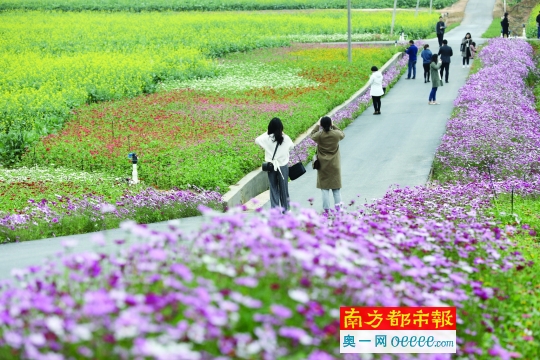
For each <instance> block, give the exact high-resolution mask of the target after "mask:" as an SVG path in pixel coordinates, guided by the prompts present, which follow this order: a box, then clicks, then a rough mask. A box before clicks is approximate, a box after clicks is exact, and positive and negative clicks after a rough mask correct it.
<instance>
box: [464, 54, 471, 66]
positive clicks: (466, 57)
mask: <svg viewBox="0 0 540 360" xmlns="http://www.w3.org/2000/svg"><path fill="white" fill-rule="evenodd" d="M469 59H470V55H467V56H465V57H464V58H463V65H465V61H466V62H467V65H469Z"/></svg>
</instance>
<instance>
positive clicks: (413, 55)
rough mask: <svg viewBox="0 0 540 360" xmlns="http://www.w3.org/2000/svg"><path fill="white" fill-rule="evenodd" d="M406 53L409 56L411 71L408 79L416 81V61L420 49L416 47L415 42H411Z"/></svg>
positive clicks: (408, 73) (408, 72)
mask: <svg viewBox="0 0 540 360" xmlns="http://www.w3.org/2000/svg"><path fill="white" fill-rule="evenodd" d="M405 53H406V54H407V55H409V70H408V71H407V79H410V78H411V72H412V78H413V79H416V59H417V57H418V48H417V47H416V45H414V41H412V40H410V41H409V47H408V48H407V50H405Z"/></svg>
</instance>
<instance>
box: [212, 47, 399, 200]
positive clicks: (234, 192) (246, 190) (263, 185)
mask: <svg viewBox="0 0 540 360" xmlns="http://www.w3.org/2000/svg"><path fill="white" fill-rule="evenodd" d="M401 58H403V52H398V53H396V54H395V55H394V56H392V58H391V59H390V60H388V61H387V62H386V63H385V64H384V65H383V66H382V67H381V69H380V71H381V72H383V73H384V72H385V71H386V70H388V69H389V68H390V67H391V66H393V65H395V64H396V63H397V62H398V61H399V60H400V59H401ZM368 90H369V86H368V85H367V83H366V84H365V85H364V86H363V87H362V88H361V89H360V90H358V91H357V92H356V93H354V94H353V95H352V96H351V97H350V98H349V99H348V100H347V101H345V102H344V103H342V104H341V105H338V106H336V107H335V108H334V109H332V110H331V111H330V112H329V113H328V114H327V115H326V116H330V117H332V116H334V115H335V114H336V113H337V112H338V111H340V110H343V109H344V108H346V107H347V106H349V105H350V104H351V103H352V102H354V101H355V100H357V99H358V98H360V97H361V96H362V95H364V94H365V93H366V92H367V91H368ZM315 125H316V124H313V125H312V126H311V127H310V128H309V129H307V130H306V131H305V132H304V133H302V134H301V135H300V136H299V137H298V138H296V140H295V141H294V144H295V145H298V144H299V143H301V142H302V141H303V140H304V139H306V138H307V137H308V136H309V134H310V133H311V130H313V128H314V127H315ZM229 189H230V190H229V191H228V192H227V193H226V194H225V195H223V201H224V202H225V204H226V206H227V207H229V208H231V207H233V206H237V205H242V204H245V203H247V202H248V201H249V200H251V199H253V198H254V197H256V196H258V195H260V194H262V193H263V192H265V191H267V190H268V189H269V184H268V177H267V176H266V175H265V172H264V171H262V170H261V169H257V170H253V171H252V172H250V173H249V174H247V175H246V176H244V177H243V178H242V179H240V181H238V183H236V184H234V185H230V186H229Z"/></svg>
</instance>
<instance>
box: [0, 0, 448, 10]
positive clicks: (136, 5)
mask: <svg viewBox="0 0 540 360" xmlns="http://www.w3.org/2000/svg"><path fill="white" fill-rule="evenodd" d="M456 1H457V0H434V1H433V7H434V8H435V9H442V8H444V7H446V6H450V5H452V4H453V3H455V2H456ZM429 4H430V0H421V1H420V6H422V7H429ZM393 5H394V2H393V1H392V0H355V1H353V2H352V4H351V6H353V7H354V8H355V9H384V8H391V7H392V6H393ZM398 6H399V7H400V8H413V7H415V6H416V1H415V0H400V1H399V2H398ZM346 7H347V3H346V2H344V1H341V0H220V1H213V0H209V1H204V2H201V1H198V0H179V1H172V0H146V1H141V0H93V1H91V2H90V1H85V0H4V1H3V2H2V3H1V4H0V10H13V9H25V10H63V11H80V10H106V11H156V10H157V11H164V10H174V11H189V10H195V11H216V10H217V11H221V10H279V9H344V8H346Z"/></svg>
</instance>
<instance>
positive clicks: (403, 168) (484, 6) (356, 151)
mask: <svg viewBox="0 0 540 360" xmlns="http://www.w3.org/2000/svg"><path fill="white" fill-rule="evenodd" d="M494 5H495V0H469V3H468V5H467V7H466V10H465V14H466V15H465V19H464V20H463V22H462V23H461V25H460V26H458V27H456V28H455V29H453V30H452V31H450V32H449V33H448V34H446V35H445V38H446V39H447V40H448V44H449V45H450V46H451V47H452V49H453V51H454V57H453V58H452V62H451V64H450V77H449V83H448V84H444V86H443V87H441V88H439V90H438V92H437V101H438V102H439V103H440V105H428V97H429V92H430V91H431V86H430V83H427V84H425V83H424V81H423V68H422V63H421V61H419V62H418V63H417V70H416V73H417V74H416V80H407V79H406V77H407V74H405V75H404V76H403V77H402V78H401V79H400V80H399V81H398V82H397V84H396V85H395V86H394V87H393V88H392V90H391V91H390V92H389V93H388V94H387V95H385V96H384V97H383V98H382V107H381V115H377V116H375V115H373V107H371V108H369V109H367V110H366V111H365V112H364V113H363V114H362V115H361V116H359V117H358V118H357V119H356V120H355V121H354V122H353V123H352V124H350V125H349V126H348V127H347V128H346V129H345V139H344V140H343V141H341V143H340V152H341V168H342V190H341V196H342V201H343V202H344V203H349V202H350V201H351V200H353V199H354V200H355V201H356V203H357V204H358V202H360V203H361V204H364V203H366V202H371V201H372V200H373V199H376V198H380V197H382V196H383V195H384V194H385V193H386V191H387V190H388V188H389V187H390V186H391V185H395V184H397V185H400V186H416V185H423V184H425V183H426V180H427V178H428V176H429V173H430V170H431V164H432V161H433V156H434V154H435V151H436V149H437V147H438V146H439V143H440V138H441V136H442V135H443V133H444V131H445V127H446V122H447V119H448V118H449V117H450V114H451V113H452V109H453V107H454V105H453V101H454V99H455V98H456V97H457V94H458V90H459V88H460V87H461V86H462V85H463V84H464V83H465V80H466V78H467V76H468V73H469V70H470V69H469V68H462V64H461V61H462V57H461V53H460V51H459V48H460V45H461V39H462V38H463V37H464V36H465V34H466V33H467V32H470V33H471V34H472V37H473V39H474V40H475V42H476V43H477V45H478V44H479V43H481V42H482V41H481V40H480V39H479V37H480V36H481V35H482V34H483V32H484V31H485V30H486V29H487V28H488V26H489V25H490V24H491V21H492V20H493V18H492V10H493V7H494ZM428 44H429V45H430V49H431V51H432V52H433V53H436V52H437V51H438V48H439V46H438V43H437V40H436V39H435V40H431V41H428ZM475 61H477V60H475ZM374 65H381V64H374ZM306 169H307V173H306V174H305V175H304V176H302V177H301V178H300V179H298V180H296V181H293V182H291V183H289V193H290V195H291V201H293V202H297V203H300V204H301V205H302V206H305V207H308V206H310V204H309V202H308V199H310V198H313V199H315V202H314V205H313V206H314V207H315V209H317V210H321V209H322V197H321V193H320V190H318V189H316V177H317V174H316V171H315V170H313V169H311V165H309V166H308V167H307V168H306Z"/></svg>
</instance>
